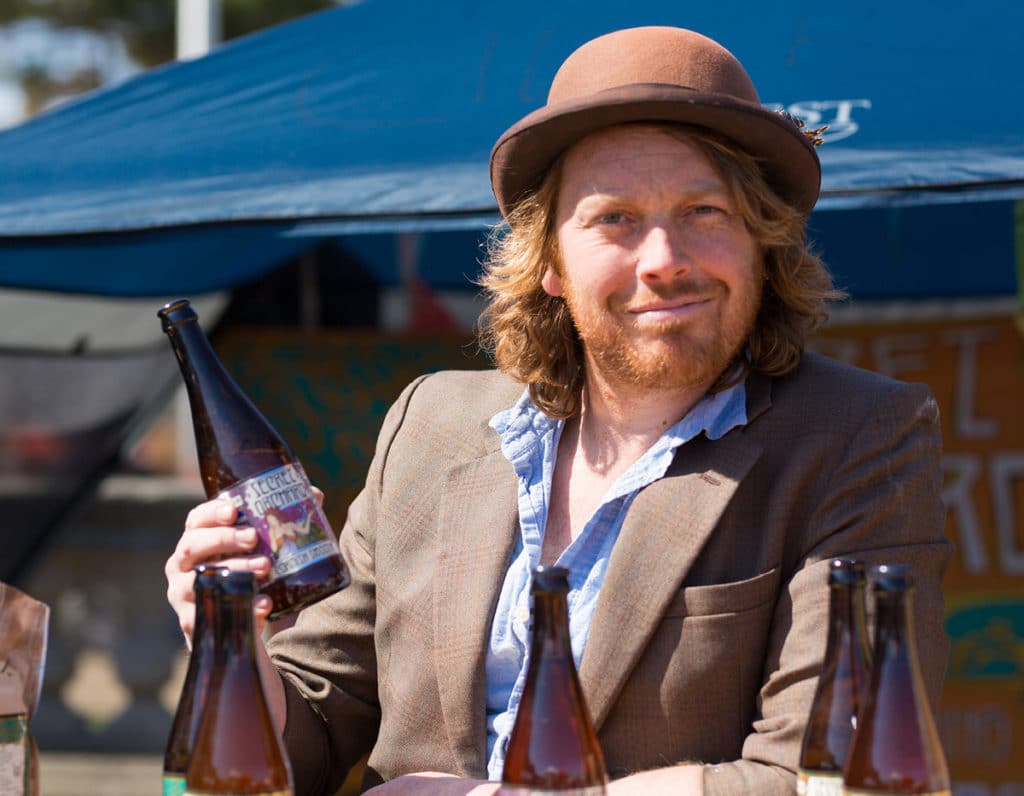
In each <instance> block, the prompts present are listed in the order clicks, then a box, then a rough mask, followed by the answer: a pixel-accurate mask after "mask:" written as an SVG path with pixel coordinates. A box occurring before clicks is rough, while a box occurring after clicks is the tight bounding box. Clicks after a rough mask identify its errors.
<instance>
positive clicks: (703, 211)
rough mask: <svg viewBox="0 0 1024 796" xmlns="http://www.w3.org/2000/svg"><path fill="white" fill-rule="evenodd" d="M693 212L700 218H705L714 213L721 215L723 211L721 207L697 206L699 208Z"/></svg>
mask: <svg viewBox="0 0 1024 796" xmlns="http://www.w3.org/2000/svg"><path fill="white" fill-rule="evenodd" d="M693 212H694V213H696V214H697V215H699V216H705V215H711V214H713V213H721V212H722V209H721V208H720V207H715V206H714V205H697V207H695V208H693Z"/></svg>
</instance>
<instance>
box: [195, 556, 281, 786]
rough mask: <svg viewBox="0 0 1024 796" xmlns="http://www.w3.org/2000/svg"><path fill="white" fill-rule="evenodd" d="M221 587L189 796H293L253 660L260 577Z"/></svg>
mask: <svg viewBox="0 0 1024 796" xmlns="http://www.w3.org/2000/svg"><path fill="white" fill-rule="evenodd" d="M216 582H217V587H216V588H217V592H218V605H217V619H216V620H215V622H214V623H213V638H214V642H213V648H214V666H213V672H212V674H211V677H210V685H209V690H208V691H207V694H206V699H205V701H204V702H203V706H202V710H201V711H200V716H199V727H198V729H197V731H196V740H195V746H194V747H193V750H192V758H191V760H190V761H189V765H188V772H187V774H186V776H185V783H186V788H185V793H186V796H207V795H208V794H236V795H238V794H248V795H250V796H252V795H254V794H259V796H292V794H293V792H294V784H293V781H292V771H291V764H290V762H289V760H288V756H287V753H286V752H285V750H284V745H283V744H282V742H281V738H280V736H279V735H278V733H277V730H276V728H275V727H274V722H273V719H272V718H271V715H270V707H269V706H268V704H267V699H266V694H265V692H264V690H263V683H262V681H261V680H260V672H259V666H258V663H257V660H256V623H255V621H254V620H253V612H252V609H253V599H254V598H255V596H256V579H255V576H254V575H253V574H252V573H251V572H231V571H228V570H221V571H220V572H219V573H218V575H217V578H216Z"/></svg>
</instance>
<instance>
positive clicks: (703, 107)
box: [491, 27, 821, 216]
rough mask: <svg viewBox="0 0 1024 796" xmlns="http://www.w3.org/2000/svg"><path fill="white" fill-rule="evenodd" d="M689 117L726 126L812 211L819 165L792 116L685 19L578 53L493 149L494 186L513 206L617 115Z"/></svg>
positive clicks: (782, 188)
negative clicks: (766, 101)
mask: <svg viewBox="0 0 1024 796" xmlns="http://www.w3.org/2000/svg"><path fill="white" fill-rule="evenodd" d="M644 121H667V122H681V123H685V124H693V125H699V126H701V127H706V128H708V129H711V130H714V131H717V132H719V133H720V134H722V135H724V136H725V137H727V138H729V139H731V140H732V141H734V142H735V143H736V144H738V145H739V146H740V147H741V148H742V149H744V150H745V151H747V152H748V153H750V154H751V155H753V156H754V157H756V158H757V159H758V160H759V162H760V163H761V167H762V169H763V171H764V176H765V179H767V181H768V184H769V185H771V186H772V187H773V188H774V189H775V191H776V192H777V193H778V194H779V195H780V196H781V197H782V198H783V199H785V200H786V201H787V202H789V203H790V204H791V205H792V206H793V207H795V208H797V209H798V210H800V211H801V212H802V213H804V214H809V213H810V212H811V209H812V208H813V207H814V203H815V202H816V201H817V199H818V191H819V188H820V186H821V164H820V163H819V161H818V155H817V153H816V152H815V151H814V142H812V138H811V137H809V134H805V133H804V132H803V131H802V130H801V127H800V125H799V124H798V123H797V122H796V121H794V120H793V118H792V117H790V116H788V115H786V114H782V113H778V112H775V111H770V110H768V109H766V108H764V107H763V106H762V105H761V102H760V100H759V99H758V96H757V90H756V89H755V88H754V84H753V82H751V80H750V77H749V75H747V72H746V70H744V68H743V66H742V65H741V64H740V62H739V61H738V60H737V59H736V57H735V56H734V55H733V54H732V53H730V52H729V51H728V50H726V49H725V48H724V47H722V46H721V45H720V44H718V43H717V42H715V41H712V40H711V39H709V38H707V37H706V36H702V35H701V34H699V33H694V32H693V31H690V30H684V29H683V28H672V27H643V28H628V29H626V30H619V31H615V32H614V33H608V34H606V35H604V36H599V37H598V38H596V39H593V40H591V41H589V42H587V43H586V44H584V45H583V46H581V47H580V48H579V49H577V50H576V51H575V52H573V53H572V54H571V55H570V56H569V57H568V58H566V60H565V62H564V63H563V64H562V66H561V67H560V68H559V70H558V73H557V74H556V75H555V77H554V80H552V82H551V90H550V91H549V92H548V102H547V105H545V106H544V107H542V108H539V109H537V110H535V111H533V112H532V113H530V114H528V115H527V116H525V117H523V118H522V119H520V120H519V121H518V122H517V123H516V124H514V125H512V127H510V128H509V129H508V130H506V131H505V133H504V134H503V135H502V136H501V138H499V139H498V142H497V143H496V144H495V145H494V149H493V150H492V151H491V186H492V188H493V189H494V196H495V198H497V200H498V208H499V209H500V210H501V212H502V214H503V215H506V216H507V215H508V212H509V211H510V210H511V209H512V207H513V206H514V205H515V203H516V202H517V201H518V200H519V199H520V198H522V196H523V195H524V194H526V193H528V192H529V191H530V190H532V189H534V188H536V187H537V186H538V185H539V184H540V182H541V180H542V178H543V176H544V173H545V171H546V170H547V169H548V168H549V167H550V166H551V164H552V163H553V162H554V160H555V159H556V158H557V157H558V156H559V155H560V154H561V153H562V152H564V151H565V150H566V149H568V148H569V147H570V146H572V145H573V144H574V143H576V142H577V141H579V140H580V139H581V138H583V137H584V136H586V135H588V134H589V133H592V132H595V131H597V130H600V129H601V128H604V127H609V126H611V125H614V124H624V123H627V122H644Z"/></svg>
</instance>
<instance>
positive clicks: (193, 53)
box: [177, 0, 222, 60]
mask: <svg viewBox="0 0 1024 796" xmlns="http://www.w3.org/2000/svg"><path fill="white" fill-rule="evenodd" d="M221 34H222V27H221V0H178V19H177V56H178V59H179V60H188V59H190V58H198V57H199V56H201V55H206V53H208V52H209V51H210V50H211V49H212V48H213V47H214V46H215V45H216V44H217V43H218V42H220V40H221Z"/></svg>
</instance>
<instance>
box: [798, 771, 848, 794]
mask: <svg viewBox="0 0 1024 796" xmlns="http://www.w3.org/2000/svg"><path fill="white" fill-rule="evenodd" d="M796 792H797V794H798V796H843V776H842V774H823V773H821V772H818V771H800V772H799V773H798V774H797V778H796Z"/></svg>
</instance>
